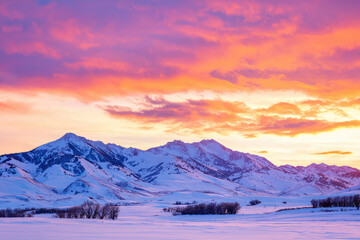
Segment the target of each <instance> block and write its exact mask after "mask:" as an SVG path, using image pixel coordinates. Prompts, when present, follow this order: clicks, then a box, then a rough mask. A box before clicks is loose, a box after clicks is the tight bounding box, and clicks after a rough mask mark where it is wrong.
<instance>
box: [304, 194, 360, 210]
mask: <svg viewBox="0 0 360 240" xmlns="http://www.w3.org/2000/svg"><path fill="white" fill-rule="evenodd" d="M310 202H311V205H312V207H313V208H318V207H319V208H325V207H356V208H357V210H359V206H360V194H355V195H348V196H336V197H328V198H325V199H313V200H311V201H310Z"/></svg>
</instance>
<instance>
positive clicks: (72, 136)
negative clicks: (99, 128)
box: [60, 132, 83, 140]
mask: <svg viewBox="0 0 360 240" xmlns="http://www.w3.org/2000/svg"><path fill="white" fill-rule="evenodd" d="M81 138H83V137H80V136H78V135H76V134H75V133H72V132H68V133H65V135H64V136H62V137H61V138H60V139H64V140H74V139H81Z"/></svg>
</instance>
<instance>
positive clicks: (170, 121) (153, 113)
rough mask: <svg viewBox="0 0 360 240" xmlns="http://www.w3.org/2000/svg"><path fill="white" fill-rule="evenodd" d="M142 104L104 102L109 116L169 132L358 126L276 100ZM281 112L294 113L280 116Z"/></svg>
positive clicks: (287, 132)
mask: <svg viewBox="0 0 360 240" xmlns="http://www.w3.org/2000/svg"><path fill="white" fill-rule="evenodd" d="M143 104H144V105H143V107H142V108H141V109H138V110H133V109H131V108H128V107H121V106H116V105H115V106H113V105H109V106H104V107H103V110H105V111H106V112H107V113H109V114H110V115H111V116H114V117H117V118H124V119H132V120H135V121H137V122H139V123H142V124H147V123H152V124H160V125H163V126H165V127H167V129H168V131H170V132H178V131H179V132H181V131H184V130H186V131H190V132H192V133H195V134H202V133H206V132H216V133H220V134H227V133H230V132H238V133H240V134H242V135H243V136H244V137H246V138H254V137H257V136H258V135H261V134H273V135H278V136H297V135H299V134H317V133H321V132H328V131H332V130H335V129H338V128H356V127H360V121H359V120H344V121H329V120H325V119H321V118H317V119H314V117H313V116H311V118H307V117H306V116H303V115H301V114H300V113H301V110H300V108H299V107H297V106H296V105H294V104H288V103H284V102H281V103H278V104H274V105H272V106H270V107H269V108H268V109H252V108H250V107H248V106H246V105H245V104H244V103H242V102H228V101H223V100H219V99H218V100H187V101H184V102H170V101H167V100H165V99H163V98H149V97H147V98H146V99H145V102H144V103H143ZM284 114H298V116H297V117H284V116H283V115H284Z"/></svg>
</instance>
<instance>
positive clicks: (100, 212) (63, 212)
mask: <svg viewBox="0 0 360 240" xmlns="http://www.w3.org/2000/svg"><path fill="white" fill-rule="evenodd" d="M119 211H120V209H119V206H116V205H113V204H106V205H104V206H103V205H100V204H98V203H94V202H90V201H86V202H84V203H83V204H81V205H79V206H75V207H71V208H65V209H62V208H23V209H20V208H15V209H10V208H8V209H3V210H0V217H33V216H34V214H44V213H49V214H55V217H58V218H91V219H113V220H115V219H117V218H118V215H119Z"/></svg>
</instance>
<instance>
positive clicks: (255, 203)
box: [248, 199, 261, 206]
mask: <svg viewBox="0 0 360 240" xmlns="http://www.w3.org/2000/svg"><path fill="white" fill-rule="evenodd" d="M260 203H261V201H260V200H257V199H255V200H251V201H250V202H249V205H248V206H255V205H258V204H260Z"/></svg>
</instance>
